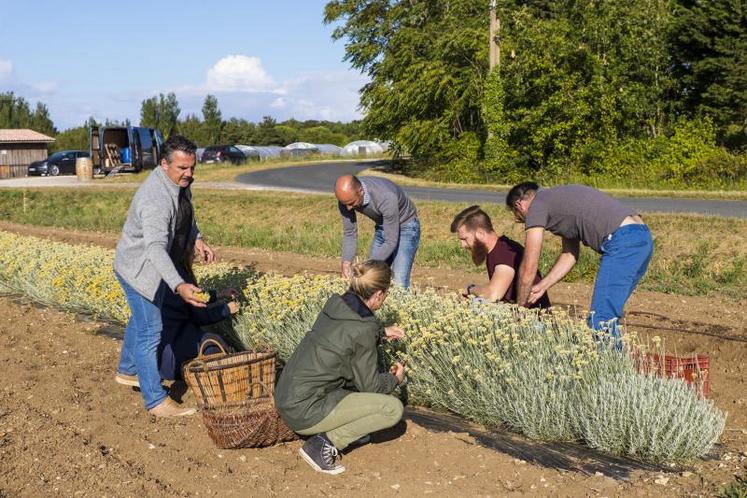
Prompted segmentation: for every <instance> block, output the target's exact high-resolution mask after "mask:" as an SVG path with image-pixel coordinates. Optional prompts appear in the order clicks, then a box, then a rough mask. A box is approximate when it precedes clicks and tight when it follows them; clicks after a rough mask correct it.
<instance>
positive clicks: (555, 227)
mask: <svg viewBox="0 0 747 498" xmlns="http://www.w3.org/2000/svg"><path fill="white" fill-rule="evenodd" d="M635 214H636V213H635V211H633V210H631V209H630V208H629V207H627V206H625V205H624V204H622V203H621V202H619V201H617V200H615V199H613V198H612V197H610V196H608V195H607V194H605V193H603V192H600V191H599V190H597V189H594V188H591V187H587V186H585V185H562V186H560V187H553V188H542V189H539V190H538V191H537V193H536V194H535V197H534V200H533V201H532V204H531V205H530V206H529V211H528V212H527V216H526V220H525V226H526V228H527V229H529V228H532V227H545V228H546V229H547V230H549V231H550V232H552V233H554V234H555V235H559V236H561V237H565V238H566V239H571V240H580V241H581V242H583V244H584V245H586V246H589V247H591V248H592V249H594V250H595V251H596V252H598V253H601V252H602V242H604V239H605V238H606V237H607V236H608V235H610V234H611V233H613V232H614V231H615V230H617V228H618V227H619V226H620V223H622V221H623V220H624V219H625V218H626V217H627V216H634V215H635Z"/></svg>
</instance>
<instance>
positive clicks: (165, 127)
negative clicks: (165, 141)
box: [157, 92, 181, 138]
mask: <svg viewBox="0 0 747 498" xmlns="http://www.w3.org/2000/svg"><path fill="white" fill-rule="evenodd" d="M180 112H181V109H180V108H179V101H177V100H176V95H175V94H174V93H173V92H171V93H169V94H168V95H166V96H165V97H164V95H163V94H160V95H159V96H158V126H157V128H158V130H159V131H160V132H161V135H162V136H163V137H164V138H168V137H169V136H170V135H171V133H172V132H173V131H174V130H175V129H176V124H177V122H178V120H179V113H180Z"/></svg>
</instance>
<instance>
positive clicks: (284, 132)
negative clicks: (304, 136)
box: [275, 124, 299, 145]
mask: <svg viewBox="0 0 747 498" xmlns="http://www.w3.org/2000/svg"><path fill="white" fill-rule="evenodd" d="M275 133H276V134H277V136H279V137H280V140H281V141H282V144H281V145H288V144H291V143H293V142H298V141H299V139H298V137H299V133H298V130H297V129H296V128H293V127H292V126H288V125H286V124H281V125H277V126H275Z"/></svg>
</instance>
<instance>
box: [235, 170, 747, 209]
mask: <svg viewBox="0 0 747 498" xmlns="http://www.w3.org/2000/svg"><path fill="white" fill-rule="evenodd" d="M376 164H377V163H376V162H370V161H368V162H340V163H326V164H318V165H307V166H292V167H287V168H277V169H269V170H263V171H254V172H252V173H246V174H244V175H240V176H239V177H238V178H237V179H236V181H237V182H239V183H242V184H245V185H247V186H251V187H253V188H261V189H268V190H283V191H292V192H321V193H325V194H329V193H331V192H332V188H333V185H334V183H335V179H336V178H337V177H338V176H340V175H344V174H358V173H360V172H361V171H363V170H365V169H368V168H371V167H373V166H375V165H376ZM403 188H404V189H405V191H406V192H407V193H408V195H410V196H411V197H413V198H414V199H432V200H441V201H450V202H461V203H466V202H471V203H475V204H482V203H488V202H495V203H500V204H503V202H504V201H505V198H506V193H505V192H490V191H486V190H462V189H446V188H428V187H409V186H405V187H403ZM620 200H621V201H622V202H623V203H625V204H627V205H629V206H630V207H632V208H633V209H635V210H637V211H639V212H644V213H645V212H649V213H650V212H664V213H697V214H704V215H715V216H727V217H738V218H747V201H719V200H699V199H671V198H666V197H624V198H620Z"/></svg>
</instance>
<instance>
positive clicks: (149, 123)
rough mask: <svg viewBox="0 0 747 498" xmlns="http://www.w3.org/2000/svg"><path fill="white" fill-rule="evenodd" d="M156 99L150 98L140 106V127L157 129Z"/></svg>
mask: <svg viewBox="0 0 747 498" xmlns="http://www.w3.org/2000/svg"><path fill="white" fill-rule="evenodd" d="M158 120H159V116H158V99H157V98H156V97H151V98H149V99H145V100H143V101H142V102H141V104H140V126H144V127H146V128H158Z"/></svg>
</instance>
